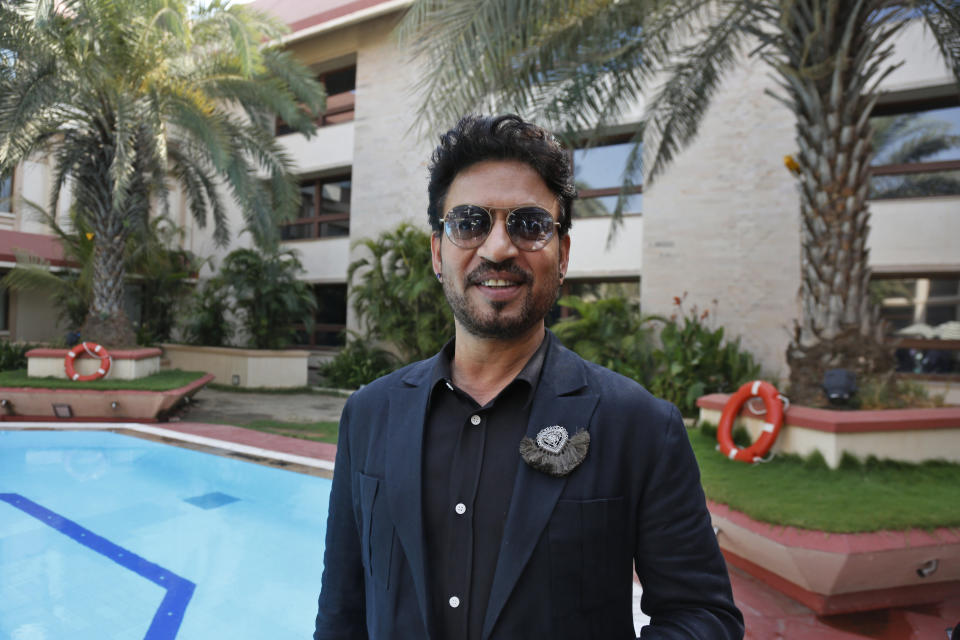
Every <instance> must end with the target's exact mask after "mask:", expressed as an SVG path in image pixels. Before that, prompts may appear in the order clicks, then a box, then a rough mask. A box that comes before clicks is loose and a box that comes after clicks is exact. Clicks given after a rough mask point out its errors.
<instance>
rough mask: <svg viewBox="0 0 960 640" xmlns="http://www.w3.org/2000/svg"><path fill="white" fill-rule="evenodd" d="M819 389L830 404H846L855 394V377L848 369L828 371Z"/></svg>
mask: <svg viewBox="0 0 960 640" xmlns="http://www.w3.org/2000/svg"><path fill="white" fill-rule="evenodd" d="M820 387H821V388H822V389H823V392H824V393H825V394H827V400H829V401H830V404H848V403H849V402H850V400H851V398H853V396H854V395H856V393H857V376H856V375H855V374H854V373H853V371H850V370H849V369H828V370H827V372H826V373H825V374H824V375H823V384H821V385H820Z"/></svg>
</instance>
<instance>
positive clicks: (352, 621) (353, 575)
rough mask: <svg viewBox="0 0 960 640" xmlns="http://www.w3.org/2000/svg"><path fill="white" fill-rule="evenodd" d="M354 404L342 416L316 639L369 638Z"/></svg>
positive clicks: (346, 407) (348, 402) (346, 408)
mask: <svg viewBox="0 0 960 640" xmlns="http://www.w3.org/2000/svg"><path fill="white" fill-rule="evenodd" d="M351 404H352V403H351V402H350V401H347V404H346V406H345V407H344V410H343V414H342V415H341V416H340V431H339V435H338V437H337V455H336V459H335V462H334V471H333V488H332V490H331V492H330V510H329V514H328V516H327V538H326V547H325V549H324V554H323V577H322V578H321V587H320V598H319V601H318V610H317V620H316V628H315V630H314V633H313V637H314V640H364V639H366V638H367V624H366V613H365V609H366V607H365V594H364V582H363V564H362V561H361V557H360V535H359V531H358V530H357V521H356V516H355V514H354V509H353V490H352V485H353V469H352V465H351V455H350V413H351V411H350V407H351Z"/></svg>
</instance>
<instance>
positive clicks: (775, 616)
mask: <svg viewBox="0 0 960 640" xmlns="http://www.w3.org/2000/svg"><path fill="white" fill-rule="evenodd" d="M0 428H10V429H23V428H29V429H32V428H36V429H51V428H55V429H102V428H108V429H110V430H120V431H124V432H128V433H133V434H137V435H140V436H142V437H147V438H151V439H157V440H161V441H166V442H171V443H173V444H180V445H184V446H192V447H199V448H203V449H209V450H214V451H218V452H220V453H222V454H225V455H234V456H238V457H243V458H246V459H252V460H254V461H257V462H261V463H264V464H271V465H278V466H284V467H289V468H293V469H295V470H299V471H304V472H307V473H312V474H317V475H325V476H330V475H331V474H332V472H333V462H334V458H335V455H336V449H337V448H336V446H335V445H332V444H326V443H322V442H313V441H310V440H302V439H299V438H288V437H285V436H278V435H273V434H268V433H262V432H259V431H254V430H252V429H244V428H240V427H233V426H229V425H218V424H205V423H200V422H171V423H164V424H162V425H144V424H134V423H130V424H111V425H96V424H89V423H74V424H71V423H15V422H8V423H4V424H3V425H2V426H0ZM730 580H731V583H732V584H733V592H734V598H735V600H736V602H737V606H739V607H740V610H741V611H742V612H743V616H744V620H745V622H746V629H747V631H746V638H750V639H755V640H777V639H781V638H782V639H786V640H807V639H823V640H864V639H874V640H921V639H924V640H926V639H927V638H930V639H945V638H946V637H947V635H946V630H947V628H952V627H953V626H954V625H956V624H957V623H958V622H960V594H958V597H957V598H956V599H952V600H950V601H948V602H944V603H941V604H939V605H928V606H915V607H906V608H902V609H889V610H885V611H880V612H865V613H859V614H847V615H838V616H823V617H820V616H817V615H815V614H814V613H813V611H811V610H810V609H808V608H807V607H805V606H803V605H801V604H799V603H797V602H796V601H794V600H792V599H790V598H788V597H786V596H785V595H783V594H781V593H780V592H778V591H776V590H774V589H772V588H771V587H768V586H767V585H766V584H764V583H762V582H760V581H758V580H756V579H755V578H753V577H751V576H750V575H748V574H747V573H745V572H742V571H740V570H739V569H736V568H733V567H731V569H730ZM635 586H636V588H635V589H634V596H635V598H634V600H635V602H634V610H635V613H637V614H639V615H638V616H636V617H638V618H639V619H642V614H641V613H640V612H639V595H640V589H639V585H635Z"/></svg>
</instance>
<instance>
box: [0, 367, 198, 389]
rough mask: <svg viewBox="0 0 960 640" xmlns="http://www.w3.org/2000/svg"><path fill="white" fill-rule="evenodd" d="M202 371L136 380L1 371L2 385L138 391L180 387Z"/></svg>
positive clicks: (173, 371) (163, 373)
mask: <svg viewBox="0 0 960 640" xmlns="http://www.w3.org/2000/svg"><path fill="white" fill-rule="evenodd" d="M204 375H206V374H204V372H202V371H181V370H180V369H170V370H165V371H161V372H159V373H155V374H153V375H152V376H147V377H146V378H138V379H136V380H114V379H112V378H110V377H109V376H108V377H107V378H105V379H100V380H92V381H90V382H74V381H72V380H67V379H66V378H28V377H27V370H26V369H18V370H16V371H0V387H29V388H34V389H100V390H110V389H133V390H136V391H169V390H171V389H179V388H180V387H183V386H185V385H188V384H190V383H191V382H193V381H194V380H197V379H199V378H201V377H203V376H204Z"/></svg>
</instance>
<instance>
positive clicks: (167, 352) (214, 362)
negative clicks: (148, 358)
mask: <svg viewBox="0 0 960 640" xmlns="http://www.w3.org/2000/svg"><path fill="white" fill-rule="evenodd" d="M161 347H163V354H164V358H165V359H166V360H167V361H168V362H169V366H170V367H173V368H179V369H199V370H201V371H207V372H209V373H212V374H213V375H214V376H216V379H217V382H218V383H219V384H222V385H230V386H234V387H253V388H256V387H263V388H271V389H277V388H284V387H305V386H307V360H308V358H309V356H310V352H309V351H302V350H297V349H290V350H287V349H238V348H233V347H197V346H193V345H186V344H166V343H165V344H162V345H161Z"/></svg>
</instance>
